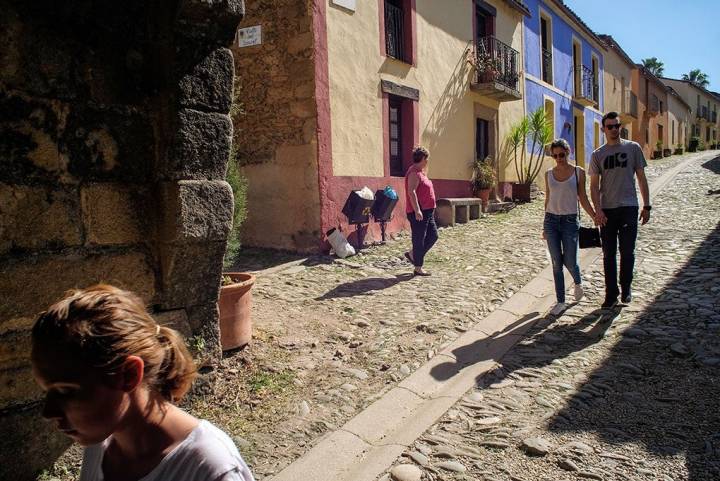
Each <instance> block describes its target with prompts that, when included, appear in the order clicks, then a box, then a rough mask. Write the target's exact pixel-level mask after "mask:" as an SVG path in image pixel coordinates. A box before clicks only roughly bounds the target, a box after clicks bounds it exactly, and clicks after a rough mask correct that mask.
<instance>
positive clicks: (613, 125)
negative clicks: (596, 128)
mask: <svg viewBox="0 0 720 481" xmlns="http://www.w3.org/2000/svg"><path fill="white" fill-rule="evenodd" d="M619 128H620V124H610V125H606V126H605V129H606V130H613V129H619Z"/></svg>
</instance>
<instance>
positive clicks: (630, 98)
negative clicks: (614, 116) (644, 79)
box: [623, 92, 638, 118]
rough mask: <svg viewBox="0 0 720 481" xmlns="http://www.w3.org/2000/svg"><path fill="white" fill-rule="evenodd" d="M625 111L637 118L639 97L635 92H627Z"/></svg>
mask: <svg viewBox="0 0 720 481" xmlns="http://www.w3.org/2000/svg"><path fill="white" fill-rule="evenodd" d="M623 102H624V105H623V113H625V114H628V115H630V116H632V117H635V118H637V116H638V98H637V95H635V92H625V98H624V99H623Z"/></svg>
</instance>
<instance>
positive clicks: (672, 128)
mask: <svg viewBox="0 0 720 481" xmlns="http://www.w3.org/2000/svg"><path fill="white" fill-rule="evenodd" d="M667 99H668V111H667V113H668V129H669V134H668V135H669V137H670V138H669V143H668V148H669V149H670V150H671V151H672V152H676V151H678V149H686V148H687V147H688V142H689V141H690V127H691V126H692V107H690V105H689V104H688V103H687V102H685V100H684V99H683V98H682V96H681V95H680V94H679V93H677V92H676V91H675V89H673V88H672V87H670V86H667Z"/></svg>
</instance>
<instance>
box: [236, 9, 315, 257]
mask: <svg viewBox="0 0 720 481" xmlns="http://www.w3.org/2000/svg"><path fill="white" fill-rule="evenodd" d="M312 3H313V2H311V1H308V0H257V1H254V2H252V3H249V4H248V8H247V11H246V15H245V18H244V19H243V21H242V23H241V24H240V27H250V26H255V25H260V26H261V28H262V43H261V44H260V45H257V46H251V47H243V48H239V47H238V46H237V44H236V45H235V47H233V52H234V54H235V60H236V62H235V65H236V75H237V79H238V87H237V88H238V91H239V92H240V94H241V95H242V101H241V102H240V103H239V104H238V105H239V107H240V109H239V111H238V112H237V113H235V115H234V118H233V121H234V124H235V126H236V138H235V148H236V154H237V160H238V161H239V163H240V165H241V171H242V173H243V174H244V175H245V177H246V178H247V180H248V199H247V205H248V217H247V219H246V220H245V222H244V223H243V228H242V236H241V237H242V242H243V244H244V245H255V246H261V247H276V248H285V249H292V250H298V251H312V250H316V249H317V248H318V246H319V239H320V232H319V229H320V197H319V194H318V167H317V108H316V104H315V87H316V86H315V72H314V69H315V64H314V59H313V46H314V43H313V42H314V34H313V25H312V23H313V22H312V20H313V17H312V15H313V13H312Z"/></svg>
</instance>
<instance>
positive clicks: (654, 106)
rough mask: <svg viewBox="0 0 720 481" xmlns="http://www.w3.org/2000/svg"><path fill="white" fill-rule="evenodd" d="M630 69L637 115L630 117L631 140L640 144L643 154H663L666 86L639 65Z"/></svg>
mask: <svg viewBox="0 0 720 481" xmlns="http://www.w3.org/2000/svg"><path fill="white" fill-rule="evenodd" d="M637 67H638V68H637V69H636V70H633V83H634V84H637V86H638V118H637V120H634V121H633V125H632V131H633V136H632V140H634V141H635V142H637V143H638V144H640V147H642V149H643V153H644V154H645V158H647V159H652V158H655V157H658V156H660V157H661V156H662V151H663V150H664V149H667V148H669V147H668V144H669V141H668V135H667V134H668V132H667V128H668V113H667V105H668V100H667V97H668V95H667V89H666V88H665V84H664V83H662V82H661V81H660V79H658V78H657V77H655V76H654V75H653V74H652V73H650V71H649V70H648V69H646V68H645V67H643V66H642V65H637Z"/></svg>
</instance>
